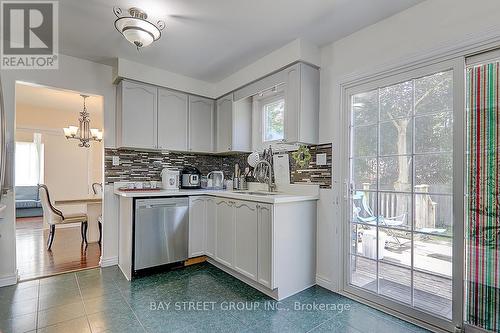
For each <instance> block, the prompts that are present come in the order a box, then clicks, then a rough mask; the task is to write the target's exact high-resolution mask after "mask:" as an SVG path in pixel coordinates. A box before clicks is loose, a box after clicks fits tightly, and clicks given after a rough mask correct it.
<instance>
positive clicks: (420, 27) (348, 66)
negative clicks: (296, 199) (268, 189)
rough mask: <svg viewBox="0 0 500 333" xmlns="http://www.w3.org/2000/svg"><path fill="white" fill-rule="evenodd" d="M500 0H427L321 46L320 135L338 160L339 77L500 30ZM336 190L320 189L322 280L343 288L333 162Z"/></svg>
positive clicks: (338, 180)
mask: <svg viewBox="0 0 500 333" xmlns="http://www.w3.org/2000/svg"><path fill="white" fill-rule="evenodd" d="M498 17H500V5H499V3H498V0H479V1H467V0H460V1H457V0H439V1H436V0H428V1H425V2H423V3H421V4H419V5H417V6H415V7H412V8H409V9H408V10H406V11H404V12H401V13H399V14H397V15H394V16H392V17H390V18H388V19H386V20H383V21H381V22H379V23H376V24H374V25H372V26H370V27H367V28H365V29H363V30H360V31H358V32H356V33H354V34H352V35H350V36H348V37H345V38H343V39H342V40H339V41H337V42H335V43H333V44H330V45H327V46H325V47H323V48H322V50H321V106H320V141H322V142H330V141H331V142H333V155H334V158H333V159H334V161H335V160H338V157H336V156H342V154H343V149H344V148H345V147H342V144H341V142H342V141H341V138H342V131H343V128H342V124H341V123H340V116H341V112H343V110H341V109H340V98H341V96H340V82H341V80H343V77H345V76H346V75H350V74H352V73H355V72H364V71H370V70H374V69H375V68H377V67H380V68H382V67H385V66H388V65H389V64H391V63H398V62H401V61H403V62H404V61H405V60H406V59H409V58H410V57H413V56H415V55H418V54H421V53H422V52H426V51H428V52H429V53H431V52H433V51H435V50H436V49H438V48H442V47H444V46H453V45H454V44H457V43H459V42H462V41H465V40H467V39H468V38H469V37H471V36H474V35H479V36H480V35H483V32H485V31H488V32H489V33H491V31H494V32H495V31H496V33H498V35H500V25H499V20H498ZM333 175H334V183H333V190H332V191H326V190H323V191H321V200H320V204H319V214H318V216H319V221H318V235H319V236H318V263H317V274H318V277H319V279H318V281H320V282H322V284H323V285H324V286H326V287H328V288H330V289H332V290H338V289H340V288H341V287H342V286H341V281H342V280H341V277H342V274H343V272H342V266H343V264H342V239H341V226H342V224H345V223H347V222H346V221H342V220H341V218H340V217H341V214H340V209H341V205H342V203H343V196H342V189H343V185H342V183H343V181H342V179H341V174H340V173H339V172H338V164H337V165H336V164H335V163H334V165H333Z"/></svg>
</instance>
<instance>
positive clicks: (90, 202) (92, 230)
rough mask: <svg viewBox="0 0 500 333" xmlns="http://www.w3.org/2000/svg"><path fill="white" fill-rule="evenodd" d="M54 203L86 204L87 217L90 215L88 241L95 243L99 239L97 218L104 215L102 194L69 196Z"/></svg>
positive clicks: (60, 204)
mask: <svg viewBox="0 0 500 333" xmlns="http://www.w3.org/2000/svg"><path fill="white" fill-rule="evenodd" d="M54 204H55V205H56V206H65V205H85V206H86V207H87V209H86V210H87V212H86V214H87V217H88V227H89V228H88V234H87V241H88V242H89V243H94V242H97V241H98V240H99V226H98V223H97V220H98V218H99V216H101V215H102V196H101V195H89V196H85V197H78V198H68V199H59V200H55V202H54Z"/></svg>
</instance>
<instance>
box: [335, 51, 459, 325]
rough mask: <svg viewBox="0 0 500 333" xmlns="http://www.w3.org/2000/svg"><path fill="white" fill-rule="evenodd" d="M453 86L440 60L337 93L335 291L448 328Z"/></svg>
mask: <svg viewBox="0 0 500 333" xmlns="http://www.w3.org/2000/svg"><path fill="white" fill-rule="evenodd" d="M461 87H463V64H462V65H461V64H460V61H449V62H446V63H440V64H436V65H429V66H427V67H423V68H419V69H414V70H409V71H406V72H403V73H400V74H396V75H392V76H387V77H384V78H380V79H378V80H373V81H370V82H367V83H364V84H358V85H356V86H352V87H350V88H348V89H347V90H346V95H345V96H346V101H347V104H348V112H349V124H348V129H349V130H348V144H349V149H348V156H346V157H347V161H348V166H347V170H348V172H347V182H348V184H349V191H348V193H349V195H348V200H347V205H346V207H347V208H346V214H345V217H346V219H347V223H348V231H347V232H346V238H345V239H346V242H345V243H346V247H345V248H346V256H345V258H346V259H345V268H346V269H345V272H346V276H345V279H344V281H345V282H344V289H345V290H346V291H347V292H349V293H352V294H354V295H356V296H359V297H362V298H365V299H367V300H369V301H372V302H374V303H377V304H380V305H381V306H383V307H385V308H387V309H390V310H393V311H397V312H400V313H402V314H405V315H407V316H411V317H414V318H415V319H417V320H421V321H424V322H427V323H430V324H432V325H434V326H437V327H441V328H444V329H448V330H450V329H451V328H452V327H454V325H455V323H461V322H462V308H461V306H460V308H459V307H457V306H454V304H455V305H456V304H462V301H461V300H462V285H461V284H462V275H461V274H460V273H458V272H460V270H461V269H463V261H462V258H463V255H460V253H463V242H462V237H463V236H462V235H463V224H462V222H461V221H463V192H462V191H461V190H462V189H463V177H460V176H458V177H457V175H460V174H461V170H463V169H461V167H460V166H463V141H462V140H460V139H459V138H460V137H463V116H464V113H463V102H462V101H461V98H462V96H463V90H462V91H460V88H461ZM454 189H456V191H454ZM457 221H458V222H457Z"/></svg>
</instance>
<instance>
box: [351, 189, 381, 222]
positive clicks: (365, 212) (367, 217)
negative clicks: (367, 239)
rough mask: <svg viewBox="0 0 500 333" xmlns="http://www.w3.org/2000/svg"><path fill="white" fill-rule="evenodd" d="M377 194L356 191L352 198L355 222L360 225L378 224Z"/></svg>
mask: <svg viewBox="0 0 500 333" xmlns="http://www.w3.org/2000/svg"><path fill="white" fill-rule="evenodd" d="M376 200H377V192H371V191H356V192H355V193H354V195H353V196H352V205H353V207H352V209H353V221H354V222H358V223H365V224H371V225H376V224H377V215H378V214H377V210H376V208H377V205H376Z"/></svg>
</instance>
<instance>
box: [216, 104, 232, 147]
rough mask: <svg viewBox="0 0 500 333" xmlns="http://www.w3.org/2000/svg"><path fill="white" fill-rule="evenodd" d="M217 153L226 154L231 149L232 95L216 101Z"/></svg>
mask: <svg viewBox="0 0 500 333" xmlns="http://www.w3.org/2000/svg"><path fill="white" fill-rule="evenodd" d="M216 117H217V126H216V127H215V129H216V133H217V152H218V153H221V152H227V151H231V150H232V149H233V146H232V140H233V95H232V94H230V95H227V96H224V97H222V98H220V99H218V100H217V116H216Z"/></svg>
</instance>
